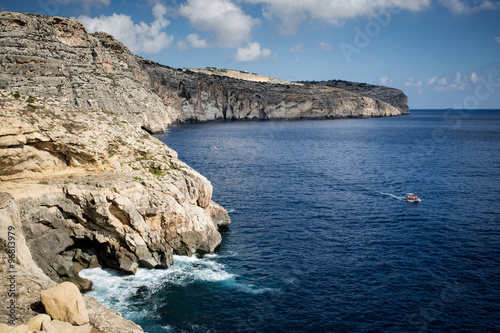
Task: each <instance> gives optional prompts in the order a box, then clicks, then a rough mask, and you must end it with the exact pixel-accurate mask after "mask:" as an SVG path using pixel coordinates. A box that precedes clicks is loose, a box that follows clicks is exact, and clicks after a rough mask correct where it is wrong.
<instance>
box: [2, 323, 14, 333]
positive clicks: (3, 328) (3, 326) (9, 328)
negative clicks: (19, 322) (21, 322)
mask: <svg viewBox="0 0 500 333" xmlns="http://www.w3.org/2000/svg"><path fill="white" fill-rule="evenodd" d="M11 329H12V327H11V326H9V325H7V324H4V323H1V324H0V333H7V332H8V331H10V330H11Z"/></svg>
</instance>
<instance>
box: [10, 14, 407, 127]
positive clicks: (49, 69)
mask: <svg viewBox="0 0 500 333" xmlns="http://www.w3.org/2000/svg"><path fill="white" fill-rule="evenodd" d="M0 60H1V62H0V63H1V65H0V89H6V90H9V91H19V92H20V93H23V94H25V95H33V96H45V97H53V98H56V99H57V101H58V102H60V103H61V105H62V106H65V107H72V108H73V107H78V108H80V109H100V110H104V111H108V112H113V113H115V114H117V115H119V116H120V117H121V118H123V119H124V120H126V121H128V122H129V123H131V124H134V125H136V126H139V127H141V126H142V127H143V128H145V129H147V130H148V131H150V132H155V133H156V132H162V131H164V130H165V129H166V128H167V127H168V126H169V125H170V124H172V123H182V122H202V121H214V120H226V119H292V118H343V117H377V116H395V115H400V114H402V113H405V112H407V110H406V111H404V108H402V107H400V108H399V109H398V108H395V107H393V106H392V105H390V104H388V103H386V101H385V99H384V98H379V97H380V96H378V95H377V93H374V94H366V93H363V94H364V95H366V96H362V95H360V94H359V93H361V92H362V91H355V93H354V92H352V91H349V89H348V90H346V87H343V89H338V88H332V87H326V86H324V85H323V86H321V87H318V86H313V85H301V84H295V83H289V82H285V81H281V80H270V79H268V80H265V82H258V81H253V80H250V79H248V78H247V77H246V76H242V77H243V78H244V79H237V78H234V75H233V77H231V76H229V75H221V74H223V73H222V72H220V71H219V72H217V73H215V74H217V75H212V74H209V73H207V72H206V71H200V70H193V71H190V70H181V69H173V68H170V67H168V66H163V65H160V64H157V63H154V62H151V61H149V60H145V59H142V58H140V57H137V56H135V55H133V54H132V53H130V51H129V50H128V49H127V48H126V47H125V46H124V45H123V44H121V43H119V42H118V41H116V40H115V39H114V38H113V37H112V36H110V35H108V34H105V33H102V32H98V33H93V34H88V33H87V31H86V29H85V28H84V27H83V25H82V24H81V23H80V22H78V21H76V20H72V19H67V18H61V17H47V16H40V15H29V14H21V13H11V12H1V13H0ZM379 93H380V94H385V92H384V91H380V92H379ZM373 95H375V96H373ZM403 95H404V94H403ZM372 97H376V98H375V99H374V98H372ZM402 102H403V101H402Z"/></svg>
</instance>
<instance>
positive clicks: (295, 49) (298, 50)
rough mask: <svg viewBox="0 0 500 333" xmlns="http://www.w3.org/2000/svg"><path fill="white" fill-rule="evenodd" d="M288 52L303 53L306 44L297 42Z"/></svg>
mask: <svg viewBox="0 0 500 333" xmlns="http://www.w3.org/2000/svg"><path fill="white" fill-rule="evenodd" d="M288 52H290V53H302V52H304V44H303V43H300V44H297V45H295V46H293V47H291V48H290V49H289V50H288Z"/></svg>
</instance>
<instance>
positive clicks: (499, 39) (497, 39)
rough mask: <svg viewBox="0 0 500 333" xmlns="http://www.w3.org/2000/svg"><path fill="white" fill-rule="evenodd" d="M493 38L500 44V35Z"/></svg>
mask: <svg viewBox="0 0 500 333" xmlns="http://www.w3.org/2000/svg"><path fill="white" fill-rule="evenodd" d="M493 40H494V41H495V42H497V43H498V44H500V36H497V37H495V38H493Z"/></svg>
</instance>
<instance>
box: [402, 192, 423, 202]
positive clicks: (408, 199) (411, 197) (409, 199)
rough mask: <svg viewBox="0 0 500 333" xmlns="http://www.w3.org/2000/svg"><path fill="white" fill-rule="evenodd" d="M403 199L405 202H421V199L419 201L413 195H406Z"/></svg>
mask: <svg viewBox="0 0 500 333" xmlns="http://www.w3.org/2000/svg"><path fill="white" fill-rule="evenodd" d="M405 199H406V201H407V202H420V201H422V199H420V198H419V197H417V196H416V195H414V194H413V193H406V197H405Z"/></svg>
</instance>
